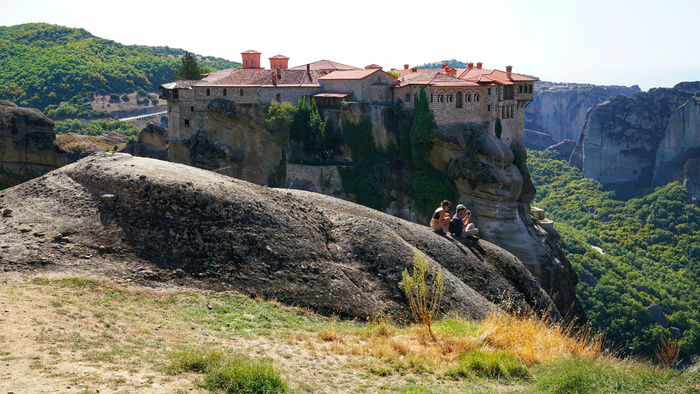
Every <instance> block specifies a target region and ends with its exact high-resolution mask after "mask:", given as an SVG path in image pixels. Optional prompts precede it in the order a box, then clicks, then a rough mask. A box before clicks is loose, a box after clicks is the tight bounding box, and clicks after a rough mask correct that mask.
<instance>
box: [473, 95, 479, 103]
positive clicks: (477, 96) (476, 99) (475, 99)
mask: <svg viewBox="0 0 700 394" xmlns="http://www.w3.org/2000/svg"><path fill="white" fill-rule="evenodd" d="M474 101H475V102H477V103H478V102H479V93H476V94H475V95H474Z"/></svg>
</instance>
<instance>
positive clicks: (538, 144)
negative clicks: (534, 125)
mask: <svg viewBox="0 0 700 394" xmlns="http://www.w3.org/2000/svg"><path fill="white" fill-rule="evenodd" d="M523 143H525V146H526V147H527V148H528V149H536V150H544V149H546V148H547V147H549V146H552V145H554V144H556V143H557V140H555V139H554V138H552V136H551V135H549V133H543V132H541V131H535V130H530V129H525V133H524V134H523Z"/></svg>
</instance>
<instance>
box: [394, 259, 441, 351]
mask: <svg viewBox="0 0 700 394" xmlns="http://www.w3.org/2000/svg"><path fill="white" fill-rule="evenodd" d="M399 287H400V288H401V290H403V291H404V293H406V298H408V305H409V307H410V308H411V314H412V315H413V319H414V320H415V321H416V323H418V324H422V325H424V326H425V328H426V329H427V330H428V333H429V334H430V337H431V338H433V340H435V334H433V329H432V325H433V321H434V320H435V318H436V317H437V313H438V310H439V308H440V300H441V299H442V294H443V293H444V292H445V280H444V278H443V276H442V269H441V268H440V267H432V268H431V267H430V266H428V262H427V261H426V260H425V256H424V255H423V253H421V252H418V251H416V253H415V255H414V256H413V274H412V275H411V274H409V273H408V270H407V269H404V271H403V273H402V275H401V283H399Z"/></svg>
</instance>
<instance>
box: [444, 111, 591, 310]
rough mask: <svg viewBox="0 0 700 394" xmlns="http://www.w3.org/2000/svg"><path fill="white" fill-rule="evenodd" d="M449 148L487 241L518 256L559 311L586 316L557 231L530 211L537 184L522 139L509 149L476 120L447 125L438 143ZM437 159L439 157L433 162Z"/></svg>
mask: <svg viewBox="0 0 700 394" xmlns="http://www.w3.org/2000/svg"><path fill="white" fill-rule="evenodd" d="M434 143H435V144H438V145H441V151H443V156H445V157H448V155H447V154H446V153H445V152H448V151H451V152H452V155H451V157H450V160H444V162H445V163H447V162H449V163H450V164H449V167H448V175H449V176H450V178H452V179H453V180H454V181H455V183H456V184H457V188H458V189H459V191H460V194H461V196H460V198H461V200H460V202H461V203H464V204H465V205H466V206H467V207H468V208H469V209H470V210H471V211H472V218H473V220H474V222H475V224H476V226H477V227H478V228H479V231H480V234H481V236H482V237H483V239H485V240H487V241H490V242H493V243H495V244H497V245H500V246H501V247H503V248H504V249H506V250H508V251H509V252H511V253H512V254H513V255H515V256H516V257H517V258H518V259H519V260H520V261H522V262H523V264H525V266H526V267H527V268H528V270H529V271H530V272H531V273H532V274H533V275H534V276H535V277H536V278H537V279H538V280H539V282H540V284H541V285H542V287H543V288H544V289H545V291H547V293H548V294H549V295H550V296H551V297H552V298H553V299H554V301H555V303H556V305H557V308H558V310H559V311H561V312H563V313H565V314H567V315H569V316H571V317H578V316H583V311H582V308H581V305H580V304H579V303H578V301H577V299H576V296H575V293H574V288H575V286H576V284H577V283H578V277H577V276H576V272H575V271H574V270H573V268H572V267H571V264H570V263H569V261H568V259H566V257H565V256H564V255H563V253H562V252H561V249H560V248H559V246H558V245H557V241H558V234H557V233H556V231H554V230H551V232H548V231H547V230H545V229H543V228H542V227H539V226H537V225H536V224H535V223H534V221H533V218H532V216H531V215H530V205H529V203H530V202H531V201H532V198H533V197H534V195H535V188H534V187H533V185H532V182H531V181H530V178H529V173H528V171H527V168H526V167H525V162H526V160H527V157H526V150H525V147H524V145H523V144H522V142H520V141H519V140H516V141H514V143H513V144H512V145H511V146H510V147H509V146H507V145H506V144H505V143H504V142H502V141H501V140H499V139H497V138H496V137H494V136H491V135H490V134H489V133H488V131H487V130H486V129H484V128H483V127H481V126H480V125H476V124H467V125H460V126H453V127H450V128H447V127H443V128H442V129H441V130H440V131H439V135H438V137H437V138H436V140H435V141H434ZM432 161H433V162H435V160H432Z"/></svg>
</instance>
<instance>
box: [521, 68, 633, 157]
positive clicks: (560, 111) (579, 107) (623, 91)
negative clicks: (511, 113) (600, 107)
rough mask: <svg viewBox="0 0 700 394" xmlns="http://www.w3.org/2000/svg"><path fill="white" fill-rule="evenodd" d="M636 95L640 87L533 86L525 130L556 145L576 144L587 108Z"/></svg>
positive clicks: (526, 113)
mask: <svg viewBox="0 0 700 394" xmlns="http://www.w3.org/2000/svg"><path fill="white" fill-rule="evenodd" d="M639 91H640V90H639V86H636V85H635V86H632V87H627V86H596V85H580V84H566V85H561V84H554V83H552V82H546V81H542V82H536V83H535V95H534V100H533V102H532V103H531V104H530V105H528V107H527V109H525V128H527V129H532V130H535V131H539V132H544V133H548V134H550V135H551V136H552V138H554V139H555V140H556V141H557V142H559V141H563V140H574V141H578V139H579V135H580V134H581V130H582V129H583V125H584V124H585V122H586V114H587V112H588V110H589V109H590V108H592V107H594V106H596V105H597V104H600V103H602V102H604V101H606V100H608V99H610V98H612V97H615V96H618V95H625V96H631V95H632V94H634V93H636V92H639ZM550 145H552V144H550Z"/></svg>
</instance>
